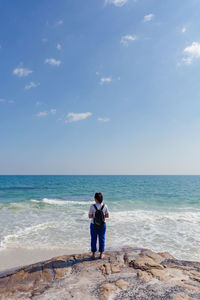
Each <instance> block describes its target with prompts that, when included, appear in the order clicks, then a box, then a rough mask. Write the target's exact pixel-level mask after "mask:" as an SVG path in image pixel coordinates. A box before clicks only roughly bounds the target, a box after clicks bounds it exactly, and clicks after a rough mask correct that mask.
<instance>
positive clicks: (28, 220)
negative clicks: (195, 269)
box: [0, 199, 200, 261]
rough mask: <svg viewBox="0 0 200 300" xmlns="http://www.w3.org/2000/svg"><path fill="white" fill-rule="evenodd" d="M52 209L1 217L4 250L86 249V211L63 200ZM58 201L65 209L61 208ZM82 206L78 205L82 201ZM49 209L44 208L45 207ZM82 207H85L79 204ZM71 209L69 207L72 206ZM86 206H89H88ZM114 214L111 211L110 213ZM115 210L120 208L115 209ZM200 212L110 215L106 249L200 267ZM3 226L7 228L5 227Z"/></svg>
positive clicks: (10, 213) (137, 212)
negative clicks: (146, 252)
mask: <svg viewBox="0 0 200 300" xmlns="http://www.w3.org/2000/svg"><path fill="white" fill-rule="evenodd" d="M32 200H36V201H33V202H36V203H37V202H38V201H39V202H44V199H43V200H37V199H32ZM47 200H56V203H55V202H54V201H53V202H52V203H48V202H47V204H50V205H49V209H48V210H46V209H44V210H43V209H42V210H41V209H39V210H38V209H37V207H36V208H35V207H33V209H32V208H31V207H30V206H29V209H28V210H26V213H24V211H23V210H19V211H18V210H17V211H12V210H9V211H8V212H7V213H6V215H4V214H2V219H1V220H2V224H8V225H9V227H8V229H9V230H7V231H5V230H4V228H5V226H4V227H2V228H0V230H1V229H2V230H1V232H0V237H1V244H0V245H1V247H4V248H17V247H24V248H49V249H52V248H54V247H56V248H59V247H61V248H62V247H65V248H69V250H70V247H76V246H77V247H78V246H80V245H81V247H83V249H86V248H87V247H88V245H89V243H90V236H89V220H88V215H87V214H88V207H87V210H86V208H85V207H84V206H79V207H78V206H75V205H74V204H76V203H77V202H76V201H70V202H72V203H71V204H72V205H70V206H69V207H66V209H63V208H62V205H65V204H67V203H68V201H64V200H59V199H47ZM57 201H58V202H59V203H60V202H61V203H62V202H64V203H62V204H60V205H58V204H57ZM79 202H80V201H79ZM44 203H45V202H44ZM81 203H82V202H81ZM68 204H69V203H68ZM85 204H87V205H88V204H90V202H89V203H88V202H86V203H85ZM110 208H111V207H110ZM114 208H115V209H116V207H114ZM199 225H200V211H196V212H195V211H186V210H177V211H168V212H164V211H155V210H151V211H147V210H142V209H137V210H126V211H113V210H112V209H111V211H110V219H108V220H107V233H106V245H107V247H115V248H118V247H121V246H123V245H128V244H129V245H136V246H138V247H144V248H150V249H152V250H155V251H169V252H170V253H172V254H173V255H174V256H176V257H177V258H180V259H195V260H198V261H200V254H199V244H200V226H199ZM2 226H3V225H2Z"/></svg>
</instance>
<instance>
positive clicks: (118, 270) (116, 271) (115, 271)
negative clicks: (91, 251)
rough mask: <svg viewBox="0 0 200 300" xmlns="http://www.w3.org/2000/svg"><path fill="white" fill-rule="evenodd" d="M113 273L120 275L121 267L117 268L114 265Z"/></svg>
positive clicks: (112, 267)
mask: <svg viewBox="0 0 200 300" xmlns="http://www.w3.org/2000/svg"><path fill="white" fill-rule="evenodd" d="M111 271H112V273H120V272H121V269H120V267H119V266H116V265H114V266H113V265H112V266H111Z"/></svg>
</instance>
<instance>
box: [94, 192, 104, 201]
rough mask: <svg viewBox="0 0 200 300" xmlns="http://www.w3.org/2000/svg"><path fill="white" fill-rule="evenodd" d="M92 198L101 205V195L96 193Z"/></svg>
mask: <svg viewBox="0 0 200 300" xmlns="http://www.w3.org/2000/svg"><path fill="white" fill-rule="evenodd" d="M94 198H95V199H96V200H97V201H98V202H99V203H102V202H103V195H102V193H96V194H95V195H94Z"/></svg>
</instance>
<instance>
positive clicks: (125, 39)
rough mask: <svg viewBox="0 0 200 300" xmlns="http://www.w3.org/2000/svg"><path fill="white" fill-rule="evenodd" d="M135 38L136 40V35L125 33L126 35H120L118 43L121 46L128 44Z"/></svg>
mask: <svg viewBox="0 0 200 300" xmlns="http://www.w3.org/2000/svg"><path fill="white" fill-rule="evenodd" d="M135 40H136V36H134V35H131V34H127V35H124V36H122V38H121V41H120V43H121V44H122V45H123V46H128V44H129V43H130V42H133V41H135Z"/></svg>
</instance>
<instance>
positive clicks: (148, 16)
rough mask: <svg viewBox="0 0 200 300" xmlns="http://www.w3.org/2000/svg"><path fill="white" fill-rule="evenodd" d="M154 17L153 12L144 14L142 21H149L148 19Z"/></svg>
mask: <svg viewBox="0 0 200 300" xmlns="http://www.w3.org/2000/svg"><path fill="white" fill-rule="evenodd" d="M154 17H155V15H154V14H149V15H146V16H144V22H149V21H151V20H152V19H153V18H154Z"/></svg>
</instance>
